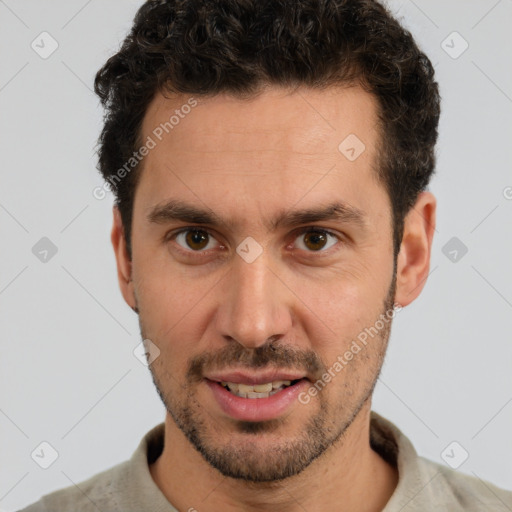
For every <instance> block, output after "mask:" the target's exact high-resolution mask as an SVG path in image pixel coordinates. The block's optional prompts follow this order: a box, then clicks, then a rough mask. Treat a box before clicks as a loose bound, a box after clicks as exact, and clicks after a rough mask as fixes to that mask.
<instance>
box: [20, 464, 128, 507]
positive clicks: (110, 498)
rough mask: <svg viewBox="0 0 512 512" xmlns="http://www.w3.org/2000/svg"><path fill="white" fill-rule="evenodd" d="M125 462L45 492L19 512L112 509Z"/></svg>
mask: <svg viewBox="0 0 512 512" xmlns="http://www.w3.org/2000/svg"><path fill="white" fill-rule="evenodd" d="M126 464H127V463H126V462H123V463H121V464H118V465H117V466H114V467H112V468H110V469H107V470H105V471H102V472H101V473H98V474H96V475H94V476H92V477H91V478H89V479H88V480H85V481H83V482H80V483H78V484H76V485H70V486H69V487H65V488H63V489H59V490H58V491H55V492H52V493H50V494H46V495H45V496H43V497H42V498H41V499H40V500H39V501H37V502H36V503H33V504H32V505H29V506H28V507H26V508H24V509H22V510H20V511H19V512H71V511H73V512H97V511H98V510H105V511H108V510H113V509H114V508H113V507H115V505H116V502H115V499H116V498H115V494H116V492H115V485H114V482H115V481H117V479H118V478H119V475H121V474H123V472H124V470H125V467H126Z"/></svg>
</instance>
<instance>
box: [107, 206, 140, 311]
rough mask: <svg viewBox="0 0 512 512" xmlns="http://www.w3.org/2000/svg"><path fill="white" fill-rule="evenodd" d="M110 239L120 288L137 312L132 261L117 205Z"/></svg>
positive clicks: (129, 304)
mask: <svg viewBox="0 0 512 512" xmlns="http://www.w3.org/2000/svg"><path fill="white" fill-rule="evenodd" d="M110 239H111V241H112V247H113V248H114V254H115V257H116V264H117V278H118V281H119V288H120V289H121V293H122V294H123V297H124V300H125V301H126V303H127V304H128V306H130V308H132V309H133V310H134V311H135V312H138V310H137V307H136V301H135V292H134V288H133V279H132V261H131V258H130V257H129V255H128V250H127V246H126V238H125V235H124V226H123V221H122V218H121V214H120V212H119V209H118V208H117V206H114V208H113V224H112V232H111V235H110Z"/></svg>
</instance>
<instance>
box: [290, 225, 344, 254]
mask: <svg viewBox="0 0 512 512" xmlns="http://www.w3.org/2000/svg"><path fill="white" fill-rule="evenodd" d="M337 241H338V239H337V237H336V236H334V235H332V234H331V233H329V232H328V231H322V230H318V231H314V230H310V231H307V232H305V233H302V234H301V235H300V236H299V237H298V238H297V242H296V244H295V245H296V247H298V248H299V249H303V250H306V251H309V252H311V251H313V252H315V251H316V252H319V251H322V250H326V249H329V248H330V247H332V246H333V245H334V244H335V243H336V242H337Z"/></svg>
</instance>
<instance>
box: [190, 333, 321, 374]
mask: <svg viewBox="0 0 512 512" xmlns="http://www.w3.org/2000/svg"><path fill="white" fill-rule="evenodd" d="M224 368H250V369H261V368H279V369H292V370H293V369H295V370H303V371H305V372H307V373H308V374H311V375H321V374H323V373H324V372H325V371H326V366H325V364H324V363H323V362H322V361H321V359H320V358H319V357H318V355H317V354H316V353H315V352H313V351H312V350H299V349H297V348H292V347H290V346H287V345H282V344H279V343H275V342H269V343H266V344H265V345H262V346H261V347H256V348H253V349H248V348H246V347H244V346H243V345H240V344H239V343H232V344H230V345H227V346H226V347H224V348H222V349H220V350H218V351H216V352H214V353H208V354H206V353H204V354H199V355H197V356H195V357H194V358H192V359H191V361H190V363H189V368H188V371H187V377H188V379H190V380H191V381H195V382H199V381H201V380H202V379H203V377H204V374H205V373H206V371H208V370H221V369H224Z"/></svg>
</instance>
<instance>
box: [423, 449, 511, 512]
mask: <svg viewBox="0 0 512 512" xmlns="http://www.w3.org/2000/svg"><path fill="white" fill-rule="evenodd" d="M418 464H419V465H420V466H421V467H422V473H423V474H428V475H431V480H430V483H429V485H428V488H426V489H425V494H427V495H428V494H430V498H431V500H432V501H437V502H438V503H439V505H449V506H450V507H452V508H450V510H459V509H460V510H464V511H465V512H481V511H482V510H492V511H493V512H501V511H503V512H510V510H512V492H511V491H506V490H504V489H501V488H499V487H497V486H495V485H494V484H491V483H490V482H487V481H485V480H483V479H481V478H479V477H478V476H476V475H475V476H472V475H466V474H464V473H460V472H459V471H455V470H454V469H451V468H449V467H447V466H444V465H442V464H438V463H436V462H433V461H431V460H428V459H425V458H423V457H418ZM456 505H458V506H459V507H460V508H459V509H456V508H454V507H455V506H456ZM447 510H448V509H447Z"/></svg>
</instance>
